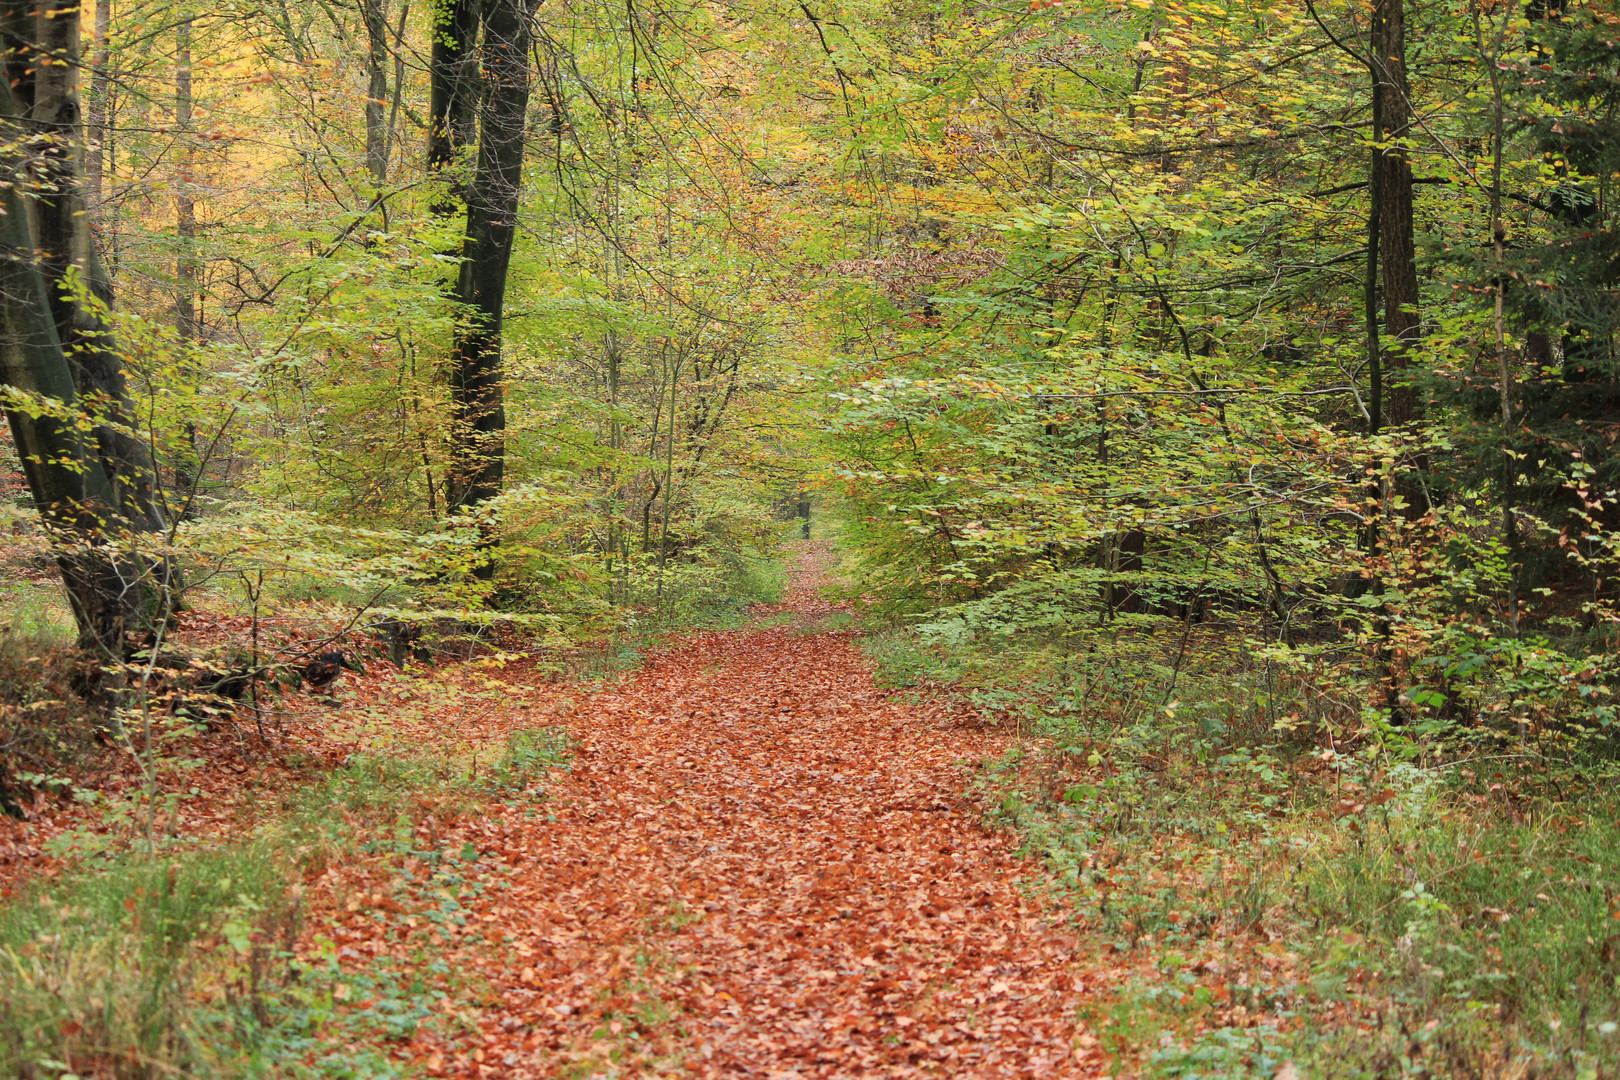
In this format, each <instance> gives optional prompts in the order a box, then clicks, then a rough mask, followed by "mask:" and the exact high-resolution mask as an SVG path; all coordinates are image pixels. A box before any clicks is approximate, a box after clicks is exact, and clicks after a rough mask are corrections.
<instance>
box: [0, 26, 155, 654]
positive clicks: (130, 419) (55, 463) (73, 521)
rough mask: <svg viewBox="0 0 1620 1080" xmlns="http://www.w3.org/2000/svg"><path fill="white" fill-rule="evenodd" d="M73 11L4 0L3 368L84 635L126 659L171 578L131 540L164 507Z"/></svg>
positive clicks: (31, 480) (12, 418)
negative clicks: (110, 315) (136, 386)
mask: <svg viewBox="0 0 1620 1080" xmlns="http://www.w3.org/2000/svg"><path fill="white" fill-rule="evenodd" d="M78 11H79V9H78V3H77V0H45V2H43V3H41V4H39V5H38V6H29V5H27V4H21V3H11V4H6V5H4V6H3V7H0V22H3V24H4V29H5V31H6V32H7V44H8V48H7V50H6V56H5V61H6V68H7V72H8V74H9V75H10V76H11V80H12V81H11V83H10V85H9V86H6V87H3V88H0V123H3V126H4V128H5V129H6V130H5V131H4V133H3V139H0V142H3V144H4V146H5V147H6V148H7V151H6V153H7V156H8V157H10V158H11V160H10V161H8V162H7V165H8V166H9V167H8V168H7V170H6V171H7V172H8V173H15V174H16V175H19V176H22V177H24V178H25V181H26V185H25V186H26V192H24V191H19V187H22V186H24V185H18V186H7V187H6V190H5V192H4V205H5V210H6V212H5V214H4V216H3V220H0V263H3V265H0V278H3V282H4V291H3V293H0V297H3V299H0V322H3V326H4V340H3V341H0V357H3V360H0V380H3V381H4V383H5V384H6V385H7V386H9V387H14V388H16V389H17V390H20V391H22V392H23V394H25V395H28V396H29V397H30V398H31V399H32V401H33V404H32V405H30V404H29V403H28V402H26V401H24V400H22V399H21V398H18V397H10V399H9V400H7V401H6V411H7V418H8V420H9V422H10V424H11V429H12V434H13V436H14V438H15V439H16V441H17V447H18V450H19V453H20V456H21V457H22V459H23V468H24V472H25V474H26V476H27V479H28V484H29V489H30V491H31V492H32V494H33V497H34V501H35V504H36V506H37V507H38V508H39V510H40V513H41V514H42V516H43V517H44V520H45V523H46V526H47V528H48V529H49V530H50V532H51V535H52V539H53V542H54V543H55V546H56V553H57V559H58V563H59V564H60V565H61V567H62V572H63V578H64V582H65V584H66V586H67V591H68V595H69V599H70V600H71V602H72V604H73V608H74V615H75V617H76V619H77V622H78V626H79V637H80V641H81V644H83V645H85V646H86V647H89V648H94V649H96V650H97V651H99V652H100V653H102V654H103V655H104V656H107V657H109V658H117V659H121V658H122V657H123V656H124V655H125V652H126V648H127V644H128V640H129V635H131V634H140V633H143V632H144V631H146V630H149V629H150V628H151V627H152V626H153V625H154V620H159V619H162V618H164V617H166V616H167V614H168V611H169V609H170V605H169V603H168V599H169V597H168V590H169V587H170V585H171V582H170V580H169V572H168V564H167V562H166V561H165V560H163V559H161V558H153V557H151V556H143V555H140V554H138V553H135V552H134V551H133V548H134V546H135V543H134V541H135V538H136V537H137V535H138V534H141V533H160V532H161V531H162V529H163V516H162V514H161V513H160V511H159V510H158V507H157V503H156V478H155V476H156V474H155V470H154V469H153V467H152V458H151V455H150V453H149V452H148V450H147V447H146V445H145V444H144V443H143V442H142V441H141V440H140V439H139V438H138V437H137V436H136V434H135V430H134V410H133V407H132V405H131V403H130V399H129V394H128V391H127V389H126V386H125V383H124V373H123V362H122V358H121V357H120V356H119V354H118V353H117V352H116V351H115V350H114V349H113V348H112V342H111V339H110V336H109V334H108V333H107V330H106V327H105V325H104V323H103V321H102V318H101V316H100V314H99V312H98V309H97V306H96V305H97V304H105V303H109V302H110V301H111V289H110V287H109V285H108V282H107V280H106V277H105V275H104V274H103V273H102V271H101V266H100V263H99V262H98V261H97V260H96V256H95V249H94V245H93V244H92V242H91V237H90V227H89V220H88V215H87V214H86V212H85V210H86V208H85V204H84V192H83V190H82V186H81V185H82V167H81V163H82V155H83V152H84V146H83V140H82V138H81V132H80V126H79V122H80V116H79V98H78V85H77V78H78V71H79V56H78V43H79V19H78ZM74 286H76V287H74ZM86 293H88V294H89V295H88V297H87V296H86V295H85V294H86ZM92 298H93V300H92ZM80 413H82V414H84V415H87V416H88V417H89V420H90V424H89V429H88V431H83V430H81V428H80V426H79V424H78V423H77V414H80Z"/></svg>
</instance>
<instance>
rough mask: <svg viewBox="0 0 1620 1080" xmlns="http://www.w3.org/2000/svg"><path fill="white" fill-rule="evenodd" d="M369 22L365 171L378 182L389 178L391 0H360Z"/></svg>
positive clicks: (367, 38)
mask: <svg viewBox="0 0 1620 1080" xmlns="http://www.w3.org/2000/svg"><path fill="white" fill-rule="evenodd" d="M360 18H361V20H362V21H363V22H364V23H365V24H366V109H365V114H366V171H367V172H369V173H371V177H372V179H373V180H376V181H377V182H378V183H379V184H380V183H382V182H383V181H384V180H386V179H388V126H387V120H388V118H387V112H386V110H387V108H388V67H387V64H388V3H387V0H360Z"/></svg>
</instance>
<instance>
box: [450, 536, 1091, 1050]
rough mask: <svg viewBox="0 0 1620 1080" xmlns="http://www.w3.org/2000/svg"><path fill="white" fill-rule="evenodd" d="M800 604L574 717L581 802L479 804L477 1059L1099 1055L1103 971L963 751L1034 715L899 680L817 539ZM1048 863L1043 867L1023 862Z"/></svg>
mask: <svg viewBox="0 0 1620 1080" xmlns="http://www.w3.org/2000/svg"><path fill="white" fill-rule="evenodd" d="M794 560H795V565H794V568H793V571H794V572H793V583H792V586H791V588H790V592H789V595H788V597H787V599H786V602H785V603H784V604H782V605H780V606H778V607H776V608H772V609H766V611H765V612H764V614H763V615H761V616H759V617H757V618H756V619H755V621H754V624H753V625H752V626H751V627H750V628H746V629H742V630H736V631H725V632H707V633H698V634H693V635H691V636H689V637H686V638H683V639H682V640H681V641H680V642H679V643H677V644H675V645H672V646H671V647H669V648H667V649H664V650H661V651H658V652H656V653H654V654H653V655H652V656H651V657H650V658H649V661H648V662H647V663H646V665H645V666H644V667H643V668H641V669H640V670H639V671H638V672H637V673H636V674H635V675H634V676H633V677H631V678H628V679H627V680H625V681H624V682H623V683H621V684H620V685H619V686H617V687H615V688H613V689H612V690H611V691H609V692H605V693H601V694H597V695H594V696H592V697H589V698H584V699H582V700H581V704H580V707H579V708H578V709H577V710H576V711H575V712H574V713H572V714H571V715H570V716H569V722H568V726H569V729H570V731H571V733H572V735H573V737H574V739H575V740H576V743H577V745H576V750H575V756H574V758H573V767H572V771H571V772H568V773H556V774H553V775H552V777H551V779H550V780H549V781H548V782H547V790H548V792H549V794H550V798H549V800H548V801H547V803H545V804H544V807H545V809H546V810H548V811H549V812H550V813H551V814H552V815H554V817H555V820H554V821H549V822H548V821H546V820H545V815H544V814H541V815H535V814H533V812H532V811H530V812H529V814H528V816H527V817H526V816H525V813H524V811H523V810H522V809H520V808H513V807H499V806H496V807H491V808H490V810H489V815H488V817H487V818H485V819H484V820H482V821H481V822H479V823H478V824H477V827H476V831H477V833H478V836H479V847H480V849H481V850H486V851H487V852H488V858H486V859H485V860H484V861H481V862H480V863H479V866H480V867H481V868H485V869H483V870H481V875H482V877H481V880H480V885H481V887H482V888H483V889H484V894H483V897H482V900H481V902H480V903H479V904H478V905H476V909H475V910H477V911H478V912H480V914H479V916H478V917H479V919H480V920H481V921H482V925H481V926H479V927H478V929H479V931H480V932H481V934H482V935H483V939H484V941H485V942H487V943H488V944H485V945H483V946H481V947H478V948H466V949H463V950H458V952H461V953H462V955H463V958H464V959H465V961H467V962H469V963H471V964H473V965H475V966H476V967H477V968H478V969H479V971H480V973H481V974H482V976H483V977H484V978H485V979H487V980H488V981H489V984H490V987H489V989H490V996H489V997H488V998H487V999H486V1004H487V1006H489V1007H488V1008H487V1009H486V1011H485V1012H483V1013H482V1018H481V1020H480V1021H479V1024H480V1027H481V1030H482V1046H481V1047H477V1048H476V1050H474V1048H473V1047H474V1045H475V1044H476V1043H477V1042H478V1041H479V1040H478V1038H477V1037H475V1038H474V1039H473V1041H472V1043H471V1044H463V1046H462V1050H463V1052H462V1053H458V1054H455V1055H454V1058H455V1060H452V1061H446V1060H444V1059H443V1057H442V1056H441V1055H434V1056H435V1057H436V1058H438V1060H434V1061H433V1062H432V1063H431V1065H432V1067H434V1068H435V1071H440V1072H443V1073H447V1074H449V1075H455V1076H463V1075H476V1076H551V1075H565V1076H574V1077H593V1076H601V1077H610V1076H611V1077H651V1076H704V1077H722V1076H723V1077H733V1076H759V1077H785V1076H817V1077H839V1078H852V1077H867V1076H873V1077H876V1076H885V1077H890V1076H892V1077H900V1076H961V1077H1002V1076H1006V1077H1024V1076H1028V1077H1033V1076H1041V1077H1054V1076H1092V1075H1099V1074H1101V1073H1102V1072H1103V1071H1104V1065H1103V1061H1102V1059H1101V1057H1100V1055H1098V1054H1097V1052H1096V1050H1095V1043H1096V1041H1095V1039H1093V1038H1091V1037H1089V1036H1088V1035H1087V1034H1086V1033H1085V1032H1084V1031H1083V1030H1082V1027H1081V1026H1080V1024H1079V1022H1078V1021H1077V1020H1076V1018H1075V1012H1076V1008H1077V1006H1078V1005H1079V1004H1080V1001H1081V998H1082V996H1083V994H1084V992H1085V990H1086V982H1087V980H1088V978H1089V977H1088V974H1087V972H1086V971H1085V970H1084V967H1083V963H1082V960H1081V959H1080V957H1078V956H1077V954H1076V942H1075V940H1074V938H1073V936H1072V935H1071V934H1069V933H1068V932H1066V931H1065V930H1063V929H1061V925H1062V922H1063V914H1064V913H1063V911H1062V910H1061V909H1060V908H1058V907H1057V906H1056V905H1047V904H1045V902H1043V901H1042V900H1041V899H1040V889H1039V888H1038V887H1031V885H1032V883H1033V879H1034V878H1035V877H1036V875H1037V873H1038V872H1037V871H1035V870H1034V869H1033V868H1032V867H1031V866H1030V864H1028V863H1027V862H1021V861H1019V860H1018V859H1016V858H1014V855H1013V848H1014V846H1015V845H1014V841H1013V840H1012V839H1011V838H1010V837H1008V836H1006V835H997V834H992V833H990V832H987V831H986V830H985V829H984V828H983V827H982V826H981V824H980V818H981V815H980V813H979V811H978V810H977V809H976V808H975V807H974V806H973V805H972V804H971V803H970V802H969V801H967V799H966V798H965V797H964V795H963V792H962V789H963V786H964V783H965V781H966V779H967V777H966V776H965V773H964V770H963V768H962V765H963V763H964V762H975V761H979V760H982V759H985V758H988V757H991V756H995V755H998V754H1000V753H1001V752H1003V751H1004V750H1005V749H1006V745H1007V739H1006V738H1005V737H1003V736H997V735H994V734H991V733H986V732H984V731H982V730H974V729H971V728H969V727H967V726H965V725H964V724H963V723H962V722H961V719H960V718H958V717H953V716H951V715H949V714H948V712H947V711H946V710H942V709H929V708H927V707H920V706H912V705H907V704H905V703H902V702H899V701H896V700H893V699H891V698H890V697H889V696H887V695H886V694H884V693H883V692H882V691H880V690H878V689H877V688H876V687H875V686H874V685H873V681H872V677H871V672H870V668H869V666H868V665H867V664H866V663H865V661H864V660H863V659H862V657H861V655H860V653H859V651H858V650H857V648H856V647H855V645H854V644H853V642H852V641H851V636H850V635H849V634H846V633H839V632H829V631H820V632H809V631H811V630H812V629H813V627H814V625H815V622H816V620H818V619H821V618H822V617H824V616H826V615H828V614H831V613H832V612H833V611H834V610H836V609H835V608H834V607H833V606H832V605H830V604H828V603H827V602H826V601H824V600H822V599H821V598H820V595H819V593H820V585H821V582H822V576H823V573H824V571H825V567H826V565H827V562H828V560H827V556H826V553H825V552H824V551H823V550H822V549H820V548H818V547H815V546H813V545H809V544H806V545H802V546H799V547H798V548H797V549H796V551H795V553H794ZM1021 882H1022V884H1021Z"/></svg>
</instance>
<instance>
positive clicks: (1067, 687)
mask: <svg viewBox="0 0 1620 1080" xmlns="http://www.w3.org/2000/svg"><path fill="white" fill-rule="evenodd" d="M998 644H999V643H998ZM865 647H866V649H867V652H868V655H869V656H870V657H871V658H872V660H873V661H874V663H875V665H876V667H877V670H878V677H879V680H880V682H881V683H882V684H884V685H887V686H891V687H934V688H939V687H948V688H949V689H951V690H952V691H953V692H955V693H957V694H958V695H960V696H961V697H963V698H965V699H966V700H968V701H971V702H973V703H975V704H977V705H978V706H979V707H980V708H981V709H982V710H983V711H984V712H985V713H986V714H988V715H991V716H994V717H997V718H999V719H1001V720H1003V721H1004V722H1005V723H1007V724H1008V726H1009V729H1011V730H1017V731H1019V732H1021V733H1022V734H1023V735H1025V736H1026V737H1027V740H1026V741H1025V742H1024V743H1023V744H1022V748H1021V749H1018V750H1016V751H1014V752H1012V753H1011V754H1009V755H1008V756H1007V757H1006V758H1005V759H1003V760H1000V761H996V762H991V763H988V764H987V765H986V766H985V767H984V768H983V769H982V770H981V772H980V774H979V781H978V784H979V790H980V793H981V795H982V797H983V799H984V802H985V805H986V806H987V807H988V809H989V813H990V816H991V819H992V821H993V822H994V823H997V824H1000V825H1004V826H1010V827H1012V828H1014V829H1016V830H1018V831H1019V832H1020V833H1021V835H1022V836H1023V838H1024V845H1025V849H1026V851H1027V852H1028V853H1030V854H1031V855H1034V856H1036V857H1038V858H1039V859H1040V860H1041V861H1042V863H1043V864H1044V865H1045V867H1046V868H1047V871H1048V875H1049V877H1050V880H1051V881H1052V883H1053V884H1054V885H1056V886H1057V887H1058V888H1059V889H1060V890H1062V892H1063V893H1064V895H1066V897H1067V898H1068V901H1069V903H1070V904H1071V905H1072V908H1073V911H1074V916H1075V920H1076V924H1077V926H1078V928H1079V929H1080V930H1081V932H1082V935H1083V938H1084V940H1086V941H1088V942H1090V943H1091V944H1092V945H1094V946H1096V947H1097V948H1098V949H1099V950H1100V952H1101V955H1103V956H1105V957H1107V958H1108V959H1107V963H1108V964H1109V965H1110V966H1113V967H1116V968H1118V969H1121V970H1122V971H1123V973H1124V977H1123V979H1122V982H1121V984H1120V986H1119V988H1118V991H1117V992H1116V993H1115V994H1114V995H1113V996H1112V997H1111V998H1110V999H1108V1000H1106V1001H1104V1002H1101V1003H1097V1004H1094V1005H1087V1006H1085V1007H1086V1008H1087V1009H1088V1012H1087V1014H1086V1018H1087V1020H1088V1023H1089V1026H1090V1030H1092V1031H1093V1032H1095V1033H1096V1034H1097V1035H1098V1037H1099V1038H1101V1039H1102V1041H1103V1044H1104V1046H1105V1048H1106V1049H1108V1050H1109V1052H1110V1053H1111V1054H1112V1055H1113V1057H1114V1061H1115V1068H1116V1070H1117V1072H1118V1074H1119V1075H1123V1076H1148V1077H1177V1078H1207V1080H1215V1078H1228V1077H1232V1078H1245V1077H1252V1078H1256V1080H1263V1078H1269V1077H1271V1076H1273V1075H1274V1074H1275V1073H1276V1072H1277V1070H1278V1069H1280V1068H1281V1067H1282V1066H1283V1065H1284V1064H1285V1063H1291V1064H1292V1066H1293V1068H1294V1069H1295V1070H1296V1072H1297V1074H1298V1075H1299V1076H1302V1077H1309V1078H1317V1077H1321V1078H1331V1080H1374V1078H1396V1077H1414V1078H1415V1077H1479V1078H1498V1077H1500V1078H1502V1080H1508V1078H1514V1080H1517V1078H1520V1077H1527V1076H1531V1075H1534V1076H1536V1077H1539V1078H1542V1080H1586V1078H1597V1077H1609V1076H1620V988H1617V984H1620V798H1617V797H1616V796H1615V795H1614V794H1613V793H1612V792H1613V789H1614V784H1615V781H1616V780H1617V779H1620V775H1617V773H1620V770H1617V769H1616V768H1615V767H1614V766H1613V765H1612V764H1605V763H1603V762H1602V761H1601V760H1600V759H1592V760H1586V761H1584V762H1583V763H1581V764H1580V766H1579V767H1578V768H1577V767H1574V766H1570V765H1567V764H1559V763H1557V762H1554V761H1551V760H1549V759H1546V758H1538V757H1536V756H1535V755H1533V754H1524V755H1520V756H1519V757H1517V758H1512V759H1503V760H1501V761H1499V762H1497V764H1495V765H1491V766H1486V765H1485V764H1482V763H1481V762H1480V761H1479V760H1474V761H1472V763H1470V762H1468V761H1449V760H1447V759H1446V758H1445V756H1444V755H1443V754H1439V753H1430V752H1425V753H1419V754H1416V755H1414V754H1413V752H1412V751H1413V749H1414V748H1413V747H1412V746H1411V745H1409V744H1407V743H1405V742H1403V741H1401V738H1400V737H1399V735H1398V734H1396V735H1394V736H1391V735H1388V734H1386V735H1384V736H1383V738H1382V739H1381V740H1380V739H1369V738H1365V737H1364V738H1362V739H1361V740H1360V741H1359V742H1358V743H1356V744H1354V745H1353V746H1352V747H1351V748H1350V751H1349V752H1346V753H1343V754H1336V753H1324V752H1323V748H1322V747H1320V746H1318V745H1317V744H1315V743H1314V742H1313V741H1310V740H1308V739H1306V738H1304V737H1303V734H1304V733H1305V732H1309V731H1314V730H1317V729H1316V728H1315V727H1313V726H1312V725H1310V724H1303V725H1295V724H1294V723H1293V718H1294V717H1295V716H1297V715H1300V714H1308V713H1309V710H1310V709H1312V708H1314V707H1317V706H1316V705H1315V703H1312V702H1309V701H1305V700H1296V699H1295V698H1293V697H1290V696H1289V695H1288V694H1287V693H1286V692H1284V688H1280V687H1279V686H1278V685H1277V683H1276V682H1275V681H1266V680H1265V679H1263V678H1260V677H1257V673H1256V671H1255V670H1253V669H1251V670H1250V671H1248V672H1241V671H1240V672H1238V673H1236V674H1233V673H1231V672H1220V673H1216V672H1213V671H1209V670H1204V671H1200V670H1199V669H1198V668H1197V667H1196V666H1193V665H1188V668H1187V669H1184V670H1181V671H1179V672H1177V673H1176V678H1177V682H1176V685H1175V686H1174V688H1173V690H1172V689H1171V688H1170V686H1169V682H1168V680H1169V676H1170V671H1169V669H1168V668H1163V669H1162V670H1161V668H1162V665H1161V664H1160V663H1159V662H1158V661H1157V660H1156V659H1151V658H1150V659H1146V660H1142V659H1138V660H1136V661H1134V662H1132V661H1131V659H1130V658H1129V657H1128V656H1126V655H1124V653H1123V651H1121V652H1116V653H1113V654H1109V655H1106V656H1104V657H1103V658H1102V659H1101V660H1100V661H1099V660H1098V659H1097V658H1096V657H1088V656H1086V655H1079V654H1076V653H1073V652H1071V653H1069V654H1068V655H1063V654H1062V653H1061V652H1055V651H1045V652H1043V650H1042V648H1040V647H1021V646H1020V645H1019V643H1016V642H1014V643H1011V644H1010V645H1009V646H1008V647H1007V648H1004V649H999V650H997V651H980V649H979V647H978V646H977V645H976V644H975V643H966V644H961V643H956V644H953V643H950V642H940V641H938V640H932V641H930V640H919V639H918V638H917V636H916V635H914V634H912V633H910V632H907V631H894V630H890V631H886V632H880V633H877V634H874V635H873V636H871V637H869V638H867V639H866V641H865ZM1279 721H1280V722H1279ZM1600 757H1601V755H1600V756H1599V758H1600ZM1419 762H1421V763H1422V764H1421V765H1420V764H1419Z"/></svg>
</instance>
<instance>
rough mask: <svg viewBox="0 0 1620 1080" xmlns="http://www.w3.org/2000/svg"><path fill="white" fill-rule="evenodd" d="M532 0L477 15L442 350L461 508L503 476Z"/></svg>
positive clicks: (456, 500)
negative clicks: (508, 314)
mask: <svg viewBox="0 0 1620 1080" xmlns="http://www.w3.org/2000/svg"><path fill="white" fill-rule="evenodd" d="M536 2H537V0H491V2H490V4H489V5H488V7H487V8H486V10H485V22H484V47H483V61H484V62H483V75H484V94H483V105H482V108H481V109H480V110H479V143H478V165H477V169H476V170H475V172H474V174H473V179H472V183H471V184H470V185H469V186H468V189H467V232H466V239H465V241H464V243H463V245H462V253H461V254H462V259H461V273H460V277H459V281H458V285H457V298H458V299H459V300H460V301H461V304H462V305H463V308H464V310H463V313H462V317H461V319H460V320H459V321H458V323H457V327H456V334H455V340H454V343H453V346H452V353H451V369H450V370H451V373H450V394H451V433H450V458H451V474H450V478H449V479H450V489H449V499H448V502H449V504H450V506H451V507H452V508H453V509H465V508H468V507H471V506H475V505H476V504H478V503H480V502H482V501H484V500H485V499H488V498H490V497H492V496H494V495H497V494H499V493H500V490H501V484H502V479H503V476H504V472H505V428H506V413H505V408H504V405H503V402H502V386H501V383H502V379H503V372H502V364H501V339H502V313H503V309H504V303H505V299H506V278H507V269H508V267H509V265H510V263H511V258H512V241H513V239H514V237H515V236H516V233H517V212H518V196H519V194H520V192H521V190H522V183H523V147H524V133H525V115H526V113H527V111H528V105H529V60H528V56H529V46H530V43H531V41H532V39H533V19H534V9H535V6H536Z"/></svg>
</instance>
